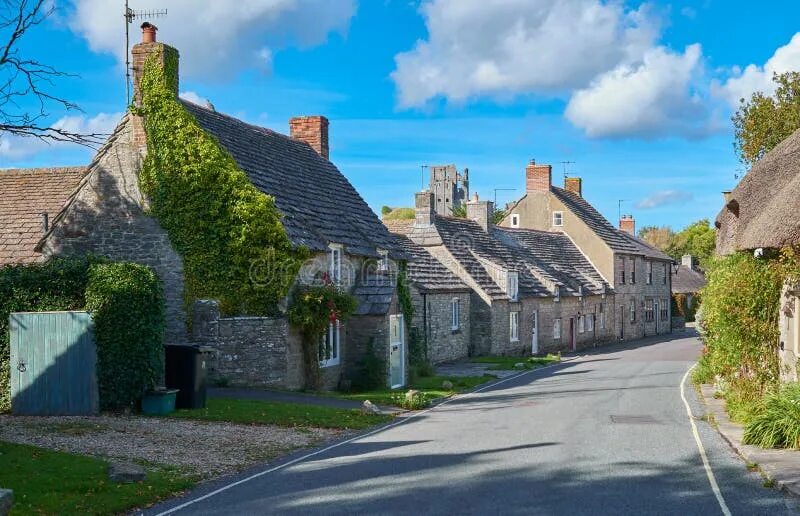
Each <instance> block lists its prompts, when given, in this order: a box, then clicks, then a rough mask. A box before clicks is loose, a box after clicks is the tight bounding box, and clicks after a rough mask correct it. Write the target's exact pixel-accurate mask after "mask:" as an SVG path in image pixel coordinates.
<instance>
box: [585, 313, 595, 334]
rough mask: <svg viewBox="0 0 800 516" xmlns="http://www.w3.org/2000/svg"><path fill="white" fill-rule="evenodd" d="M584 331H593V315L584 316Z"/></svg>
mask: <svg viewBox="0 0 800 516" xmlns="http://www.w3.org/2000/svg"><path fill="white" fill-rule="evenodd" d="M586 331H587V332H588V333H592V332H593V331H594V314H589V315H587V316H586Z"/></svg>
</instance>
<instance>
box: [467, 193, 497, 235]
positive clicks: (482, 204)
mask: <svg viewBox="0 0 800 516" xmlns="http://www.w3.org/2000/svg"><path fill="white" fill-rule="evenodd" d="M493 215H494V203H493V202H491V201H481V200H480V199H479V198H478V193H477V192H476V193H475V195H473V196H472V200H471V201H468V202H467V218H468V219H470V220H474V221H475V222H477V223H478V225H479V226H480V227H481V229H483V230H484V231H489V229H490V228H491V227H492V226H494V222H493V221H492V218H493Z"/></svg>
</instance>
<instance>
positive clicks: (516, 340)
mask: <svg viewBox="0 0 800 516" xmlns="http://www.w3.org/2000/svg"><path fill="white" fill-rule="evenodd" d="M509 342H519V339H511V340H510V341H509Z"/></svg>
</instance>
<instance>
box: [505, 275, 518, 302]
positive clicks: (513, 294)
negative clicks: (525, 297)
mask: <svg viewBox="0 0 800 516" xmlns="http://www.w3.org/2000/svg"><path fill="white" fill-rule="evenodd" d="M506 294H508V297H509V298H510V299H511V300H512V301H516V300H517V297H518V295H519V275H518V274H517V273H516V272H506Z"/></svg>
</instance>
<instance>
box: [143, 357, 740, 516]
mask: <svg viewBox="0 0 800 516" xmlns="http://www.w3.org/2000/svg"><path fill="white" fill-rule="evenodd" d="M573 360H575V359H574V358H573V359H569V360H563V361H561V362H556V363H555V364H550V365H546V366H543V367H537V368H536V369H530V370H528V371H522V372H521V373H519V374H515V375H512V376H507V377H505V378H503V379H500V380H497V381H496V382H492V383H490V384H487V385H484V386H482V387H479V388H477V389H475V390H472V391H469V392H465V393H463V394H456V395H455V396H451V397H449V398H447V399H446V400H444V401H442V402H441V403H437V404H436V405H434V406H432V407H431V408H428V409H425V410H422V411H420V412H414V413H413V414H411V415H410V416H406V417H404V418H402V419H399V420H397V421H394V422H393V423H389V424H388V425H384V426H381V427H380V428H376V429H375V430H373V431H371V432H368V433H366V434H361V435H357V436H355V437H352V438H350V439H348V440H346V441H342V442H338V443H336V444H332V445H330V446H328V447H326V448H323V449H321V450H317V451H314V452H311V453H308V454H306V455H303V456H302V457H297V458H296V459H292V460H290V461H289V462H285V463H283V464H279V465H277V466H275V467H273V468H269V469H266V470H264V471H259V472H258V473H254V474H253V475H250V476H249V477H246V478H243V479H241V480H237V481H236V482H232V483H230V484H227V485H224V486H222V487H220V488H219V489H216V490H214V491H211V492H210V493H206V494H204V495H203V496H200V497H198V498H194V499H192V500H188V501H187V502H184V503H182V504H180V505H178V506H176V507H173V508H171V509H167V510H166V511H164V512H160V513H158V514H157V515H156V516H167V515H168V514H172V513H175V512H178V511H180V510H182V509H185V508H187V507H189V506H191V505H194V504H196V503H197V502H202V501H203V500H207V499H209V498H211V497H212V496H216V495H218V494H220V493H222V492H224V491H227V490H228V489H231V488H232V487H236V486H238V485H241V484H244V483H247V482H250V481H251V480H255V479H257V478H259V477H263V476H264V475H266V474H269V473H273V472H275V471H278V470H281V469H284V468H287V467H289V466H292V465H294V464H297V463H298V462H303V461H304V460H306V459H310V458H311V457H315V456H317V455H320V454H322V453H325V452H327V451H330V450H333V449H334V448H338V447H339V446H342V445H345V444H350V443H351V442H353V441H357V440H358V439H363V438H364V437H369V436H371V435H374V434H377V433H378V432H382V431H384V430H388V429H390V428H393V427H395V426H398V425H402V424H403V423H406V422H408V421H411V420H412V419H414V418H416V417H418V416H421V415H423V414H427V413H428V412H430V411H432V410H435V409H437V408H439V407H441V406H442V405H446V404H448V403H450V402H451V401H454V400H457V399H462V398H466V397H468V396H470V395H471V394H476V393H478V392H481V391H484V390H486V389H488V388H489V387H494V386H496V385H500V384H503V383H506V382H508V381H511V380H516V379H517V378H519V377H521V376H525V375H526V374H530V373H535V372H539V371H542V370H544V369H549V368H551V367H555V366H557V365H559V364H563V363H564V362H571V361H573ZM726 516H730V513H728V514H727V515H726Z"/></svg>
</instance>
